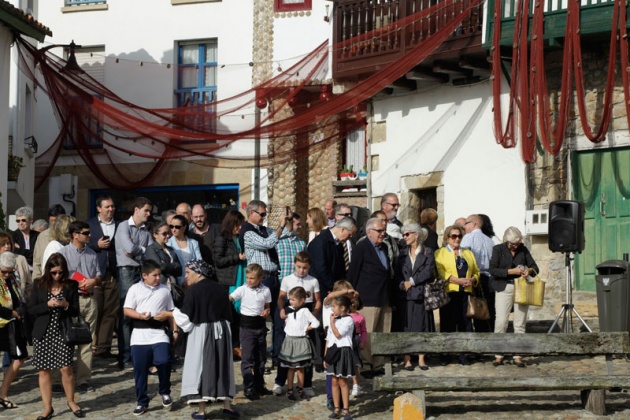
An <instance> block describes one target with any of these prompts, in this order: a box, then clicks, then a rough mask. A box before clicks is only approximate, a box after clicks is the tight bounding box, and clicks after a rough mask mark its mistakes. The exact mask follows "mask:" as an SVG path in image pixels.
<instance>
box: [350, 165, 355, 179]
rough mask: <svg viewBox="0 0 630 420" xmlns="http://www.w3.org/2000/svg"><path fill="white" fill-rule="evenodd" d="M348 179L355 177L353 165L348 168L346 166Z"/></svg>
mask: <svg viewBox="0 0 630 420" xmlns="http://www.w3.org/2000/svg"><path fill="white" fill-rule="evenodd" d="M348 179H350V180H355V179H357V174H356V173H355V172H354V165H350V168H348Z"/></svg>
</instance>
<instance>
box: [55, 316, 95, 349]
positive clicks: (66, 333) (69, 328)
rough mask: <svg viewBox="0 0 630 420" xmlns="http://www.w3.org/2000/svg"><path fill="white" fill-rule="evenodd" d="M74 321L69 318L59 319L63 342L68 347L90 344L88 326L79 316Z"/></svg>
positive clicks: (72, 318) (90, 336)
mask: <svg viewBox="0 0 630 420" xmlns="http://www.w3.org/2000/svg"><path fill="white" fill-rule="evenodd" d="M74 319H75V318H74V317H70V316H67V317H62V318H61V322H60V325H61V337H62V338H63V341H64V342H65V343H66V344H67V345H69V346H76V345H81V344H90V343H92V332H91V331H90V325H89V324H88V323H87V322H85V321H84V320H83V318H81V315H78V316H77V317H76V321H75V320H74Z"/></svg>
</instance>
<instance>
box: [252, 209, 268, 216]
mask: <svg viewBox="0 0 630 420" xmlns="http://www.w3.org/2000/svg"><path fill="white" fill-rule="evenodd" d="M254 213H256V214H258V215H259V216H260V217H267V213H265V212H264V211H263V212H259V211H256V210H254Z"/></svg>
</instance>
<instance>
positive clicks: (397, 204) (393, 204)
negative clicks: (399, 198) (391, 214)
mask: <svg viewBox="0 0 630 420" xmlns="http://www.w3.org/2000/svg"><path fill="white" fill-rule="evenodd" d="M387 204H389V205H390V206H392V207H394V208H396V207H400V204H399V203H387Z"/></svg>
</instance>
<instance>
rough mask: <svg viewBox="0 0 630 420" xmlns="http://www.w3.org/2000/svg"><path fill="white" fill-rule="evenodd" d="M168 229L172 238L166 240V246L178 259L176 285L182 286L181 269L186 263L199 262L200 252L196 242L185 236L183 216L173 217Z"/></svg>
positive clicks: (182, 276) (182, 271)
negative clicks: (178, 269)
mask: <svg viewBox="0 0 630 420" xmlns="http://www.w3.org/2000/svg"><path fill="white" fill-rule="evenodd" d="M168 227H169V228H170V229H171V234H172V235H173V236H171V238H170V239H169V240H168V242H167V245H168V246H170V247H171V248H173V249H174V250H175V253H176V254H177V257H178V258H179V263H180V264H181V266H182V269H181V270H180V273H179V274H178V276H177V283H178V284H179V285H182V284H183V283H184V280H185V278H184V269H183V267H186V263H187V262H188V261H194V260H201V259H202V258H201V250H200V249H199V242H197V240H195V239H191V238H189V237H187V236H186V234H187V233H188V221H187V220H186V218H185V217H184V216H181V215H179V214H176V215H175V216H173V218H172V219H171V221H170V223H169V225H168Z"/></svg>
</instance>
